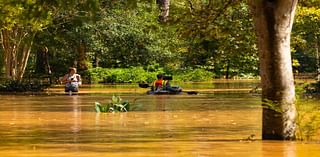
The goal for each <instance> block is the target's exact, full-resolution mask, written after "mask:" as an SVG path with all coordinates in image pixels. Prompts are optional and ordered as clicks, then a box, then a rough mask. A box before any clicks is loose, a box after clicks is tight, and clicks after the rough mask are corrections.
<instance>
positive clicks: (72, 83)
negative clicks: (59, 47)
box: [62, 67, 81, 92]
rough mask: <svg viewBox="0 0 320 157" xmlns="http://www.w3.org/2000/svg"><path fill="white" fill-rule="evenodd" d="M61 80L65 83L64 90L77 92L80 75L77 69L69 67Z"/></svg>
mask: <svg viewBox="0 0 320 157" xmlns="http://www.w3.org/2000/svg"><path fill="white" fill-rule="evenodd" d="M62 82H63V83H65V92H78V91H79V85H81V77H80V75H79V74H77V69H76V68H72V67H71V68H69V73H68V74H66V75H65V76H64V77H63V79H62Z"/></svg>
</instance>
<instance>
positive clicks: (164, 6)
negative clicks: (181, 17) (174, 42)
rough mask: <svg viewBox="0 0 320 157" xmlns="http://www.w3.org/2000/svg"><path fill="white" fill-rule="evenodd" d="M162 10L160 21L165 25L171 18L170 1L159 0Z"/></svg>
mask: <svg viewBox="0 0 320 157" xmlns="http://www.w3.org/2000/svg"><path fill="white" fill-rule="evenodd" d="M157 4H158V6H159V9H160V15H159V21H160V22H161V23H165V22H167V20H168V16H169V7H170V0H157Z"/></svg>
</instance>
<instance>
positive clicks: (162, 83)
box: [151, 74, 182, 92]
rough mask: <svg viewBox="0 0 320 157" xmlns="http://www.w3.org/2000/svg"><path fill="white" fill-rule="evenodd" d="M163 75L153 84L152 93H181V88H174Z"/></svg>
mask: <svg viewBox="0 0 320 157" xmlns="http://www.w3.org/2000/svg"><path fill="white" fill-rule="evenodd" d="M164 77H165V76H164V75H163V74H158V75H157V80H155V81H154V82H153V84H152V88H151V89H152V91H160V90H168V91H170V92H181V91H182V89H181V88H173V87H171V85H170V82H169V80H166V79H164Z"/></svg>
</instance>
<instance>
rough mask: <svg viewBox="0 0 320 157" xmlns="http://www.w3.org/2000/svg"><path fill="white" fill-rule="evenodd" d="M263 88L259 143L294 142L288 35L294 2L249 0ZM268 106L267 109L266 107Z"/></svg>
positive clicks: (293, 97)
mask: <svg viewBox="0 0 320 157" xmlns="http://www.w3.org/2000/svg"><path fill="white" fill-rule="evenodd" d="M249 5H250V7H251V10H252V14H253V19H254V23H255V28H256V33H257V39H258V49H259V59H260V70H261V71H260V75H261V85H262V100H263V101H264V102H265V105H263V106H264V107H263V118H262V119H263V122H262V123H263V124H262V125H263V126H262V139H274V140H282V139H285V140H289V139H295V130H296V122H295V118H296V108H295V104H294V102H295V89H294V80H293V72H292V65H291V53H290V34H291V29H292V24H293V18H294V14H295V9H296V6H297V0H277V1H276V0H249ZM266 104H267V105H266Z"/></svg>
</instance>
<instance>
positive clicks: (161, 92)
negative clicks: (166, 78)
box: [147, 90, 182, 95]
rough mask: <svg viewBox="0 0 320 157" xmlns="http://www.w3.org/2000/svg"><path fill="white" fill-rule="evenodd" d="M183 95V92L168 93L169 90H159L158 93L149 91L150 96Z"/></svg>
mask: <svg viewBox="0 0 320 157" xmlns="http://www.w3.org/2000/svg"><path fill="white" fill-rule="evenodd" d="M181 93H182V91H168V90H158V91H153V90H149V91H147V94H148V95H178V94H181Z"/></svg>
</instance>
